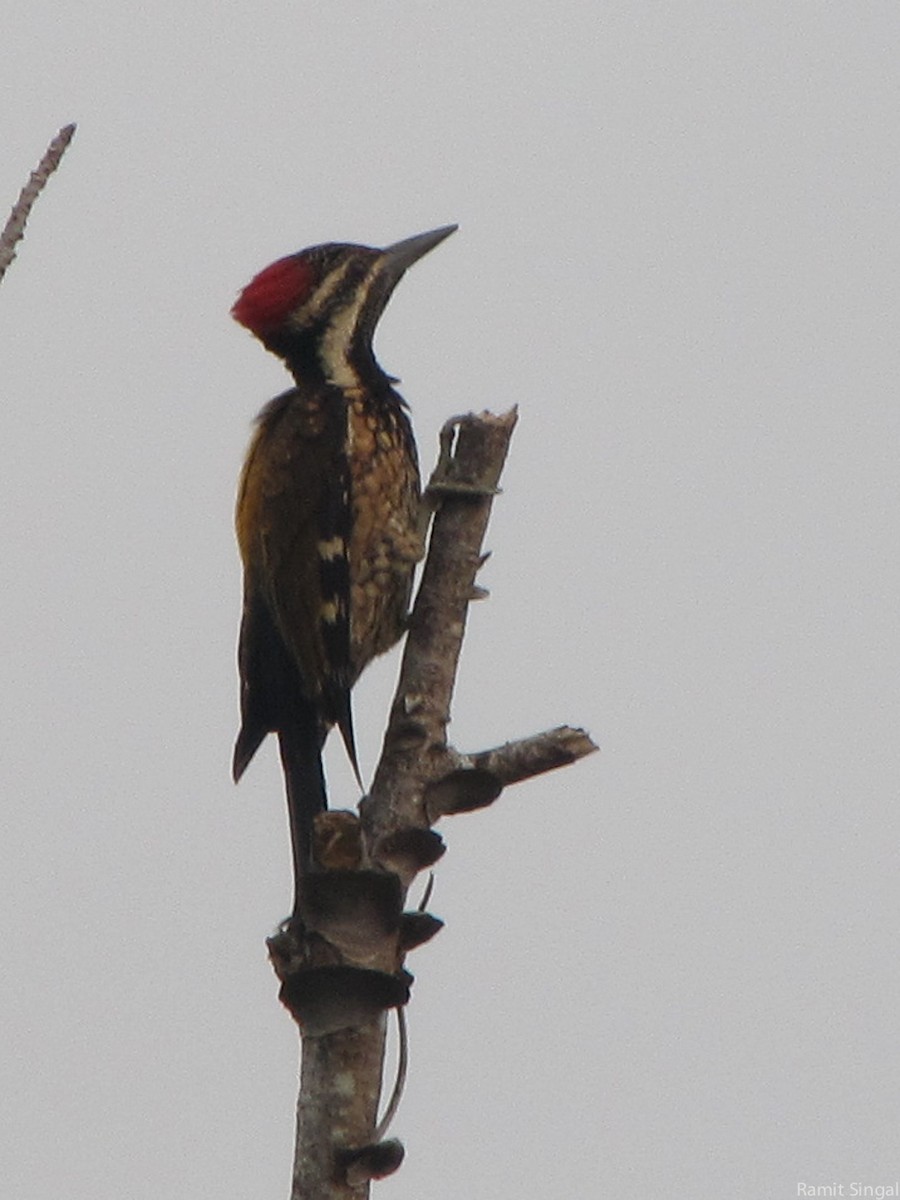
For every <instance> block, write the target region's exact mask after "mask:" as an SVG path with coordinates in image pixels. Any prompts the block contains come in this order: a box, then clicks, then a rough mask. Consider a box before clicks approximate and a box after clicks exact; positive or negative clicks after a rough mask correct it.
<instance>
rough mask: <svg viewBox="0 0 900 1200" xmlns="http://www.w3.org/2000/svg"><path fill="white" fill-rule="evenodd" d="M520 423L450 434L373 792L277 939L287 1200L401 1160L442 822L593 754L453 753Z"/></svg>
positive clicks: (576, 741) (327, 834)
mask: <svg viewBox="0 0 900 1200" xmlns="http://www.w3.org/2000/svg"><path fill="white" fill-rule="evenodd" d="M515 423H516V413H515V411H514V410H513V411H512V412H509V413H506V414H503V415H501V416H494V415H492V414H490V413H482V414H481V415H479V416H474V415H469V416H466V417H461V418H456V419H454V420H453V421H452V422H449V423H448V425H447V426H446V427H445V429H444V432H443V434H442V439H441V442H442V456H441V461H440V463H439V466H438V469H437V471H436V472H435V475H434V476H433V477H432V480H431V483H430V484H429V494H430V495H431V496H432V497H436V498H437V502H438V505H439V506H438V508H437V513H436V515H435V517H434V522H433V527H432V531H431V539H430V545H429V550H428V556H427V559H426V562H425V567H424V570H423V573H422V581H421V584H420V586H419V591H418V595H417V597H416V602H415V605H414V608H413V612H412V616H411V618H410V627H409V633H408V636H407V640H406V647H405V650H404V654H403V661H402V664H401V668H400V679H399V683H398V685H397V691H396V694H395V697H394V701H393V705H392V708H391V714H390V720H389V723H388V728H387V732H386V734H385V739H384V746H383V749H382V755H381V761H380V762H379V765H378V768H377V770H376V773H375V779H374V782H373V785H372V790H371V794H370V795H369V796H366V797H364V799H363V800H362V802H361V804H360V816H359V818H357V816H356V815H355V814H354V813H349V812H327V813H323V814H322V815H321V816H320V817H318V818H317V819H316V845H315V849H314V857H315V862H316V870H314V871H312V872H311V873H310V874H309V875H308V876H307V877H306V878H305V879H304V881H303V889H302V897H301V902H300V904H299V906H298V914H299V915H298V916H297V917H295V918H294V919H293V920H292V921H291V922H290V923H288V924H287V925H286V926H285V927H284V928H283V929H282V930H281V931H280V932H279V933H278V934H277V935H276V936H275V937H274V938H271V939H270V940H269V953H270V957H271V959H272V963H273V966H274V968H275V971H276V974H277V975H278V977H279V979H280V980H281V993H280V996H281V1000H282V1002H283V1003H284V1004H285V1005H286V1007H287V1008H288V1010H289V1011H290V1013H291V1015H292V1016H293V1017H294V1019H295V1020H296V1022H297V1024H298V1026H299V1028H300V1032H301V1036H302V1071H301V1081H300V1095H299V1098H298V1102H297V1147H296V1155H295V1161H294V1179H293V1190H292V1200H365V1198H366V1197H368V1195H369V1181H370V1180H372V1179H378V1178H381V1177H382V1176H384V1175H388V1174H390V1173H391V1172H392V1171H395V1170H396V1169H397V1167H398V1166H399V1165H400V1162H401V1161H402V1157H403V1148H402V1146H401V1145H400V1143H399V1142H397V1141H395V1140H388V1141H379V1140H377V1136H376V1128H378V1126H377V1107H378V1100H379V1096H380V1089H381V1076H382V1066H383V1060H384V1039H385V1028H386V1013H387V1011H388V1010H389V1009H390V1008H398V1009H399V1008H401V1007H402V1006H403V1005H404V1004H405V1003H406V1001H407V1000H408V998H409V989H410V985H411V983H412V976H411V975H410V974H409V973H408V972H407V971H406V970H405V967H404V961H405V957H406V954H407V952H408V951H409V950H411V949H412V948H414V947H415V946H417V945H420V944H421V943H422V942H424V941H426V940H427V939H428V938H429V937H431V936H433V934H434V933H436V932H437V931H438V929H440V927H441V922H440V921H439V920H438V919H437V918H435V917H433V916H431V915H430V914H428V913H425V912H421V911H415V912H406V911H404V906H405V900H406V893H407V889H408V887H409V885H410V883H411V882H412V880H413V879H414V878H415V876H416V874H417V873H418V872H419V871H421V870H423V869H424V868H427V867H429V866H431V865H432V864H433V863H434V862H435V861H436V860H437V859H438V858H439V857H440V856H441V854H442V853H443V850H444V846H443V842H442V840H441V838H440V836H439V835H438V834H437V833H435V831H434V830H433V829H432V825H433V824H434V822H435V821H437V820H438V819H439V818H440V817H442V816H445V815H447V814H449V813H458V812H463V811H467V810H471V809H474V808H479V807H483V806H484V805H486V804H490V803H491V802H492V801H493V800H495V799H496V798H497V796H498V795H499V794H500V792H501V791H502V789H503V788H504V787H505V786H506V785H507V784H510V783H515V782H518V781H519V780H522V779H527V778H530V777H531V776H533V775H538V774H540V773H541V772H544V771H549V770H552V769H553V768H555V767H559V766H563V765H565V764H567V763H572V762H575V761H576V760H577V759H579V758H581V757H583V756H584V755H586V754H589V753H591V752H592V751H593V750H595V749H596V746H595V745H594V743H593V742H592V741H591V739H590V738H589V737H588V735H587V734H586V733H584V732H583V731H582V730H578V729H570V728H568V727H566V726H562V727H560V728H558V729H553V730H549V731H547V732H545V733H540V734H536V735H534V736H533V737H530V738H525V739H523V740H522V741H517V742H509V743H507V744H506V745H504V746H500V747H497V748H495V749H491V750H485V751H481V752H480V753H476V754H470V755H465V754H461V753H459V751H457V750H455V749H454V748H453V747H452V746H450V745H448V743H447V737H446V732H447V726H448V724H449V721H450V701H451V698H452V695H453V685H454V681H455V678H456V668H457V664H458V661H459V654H460V650H461V648H462V641H463V636H464V634H465V627H466V615H467V611H468V606H469V603H470V601H471V600H473V599H477V598H479V596H480V595H482V594H483V593H482V592H481V591H480V589H478V588H477V587H476V585H475V576H476V574H477V572H478V569H479V567H480V566H481V565H482V563H483V562H484V559H485V556H484V555H483V554H482V549H481V546H482V541H483V538H484V534H485V530H486V528H487V523H488V518H489V516H490V511H491V504H492V502H493V498H494V496H495V495H496V493H497V484H498V482H499V479H500V473H501V471H502V469H503V464H504V462H505V460H506V455H507V451H508V448H509V442H510V438H511V437H512V433H513V429H514V427H515ZM391 1104H392V1105H393V1104H394V1099H393V1098H392V1102H391ZM380 1132H381V1129H379V1133H380Z"/></svg>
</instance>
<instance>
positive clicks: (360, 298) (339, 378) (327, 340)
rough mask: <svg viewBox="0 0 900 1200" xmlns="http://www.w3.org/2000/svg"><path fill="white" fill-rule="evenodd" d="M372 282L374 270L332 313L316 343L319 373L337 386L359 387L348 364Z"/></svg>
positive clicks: (357, 377)
mask: <svg viewBox="0 0 900 1200" xmlns="http://www.w3.org/2000/svg"><path fill="white" fill-rule="evenodd" d="M374 281H375V272H374V271H373V272H370V273H369V275H368V276H367V277H366V278H365V279H364V280H363V281H362V283H360V285H359V287H358V288H357V289H356V291H355V292H354V294H353V298H352V300H351V301H350V303H349V304H347V305H345V307H344V308H339V309H338V310H337V312H336V313H334V315H333V316H332V318H331V320H330V321H329V322H328V327H327V328H326V330H325V333H324V335H323V336H322V339H321V341H320V342H319V362H320V363H321V364H322V371H323V373H324V375H325V378H326V379H327V380H328V381H329V382H330V383H334V384H337V386H338V387H342V388H354V387H359V386H360V383H361V380H360V378H359V376H358V375H357V373H356V371H355V370H354V369H353V366H352V365H351V363H350V347H351V346H352V344H353V338H354V334H355V333H356V327H357V325H358V324H359V318H360V314H361V313H362V311H363V309H364V308H365V305H366V301H367V300H368V298H369V292H370V291H371V289H372V284H373V283H374Z"/></svg>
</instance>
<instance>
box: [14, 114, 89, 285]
mask: <svg viewBox="0 0 900 1200" xmlns="http://www.w3.org/2000/svg"><path fill="white" fill-rule="evenodd" d="M74 135H75V126H74V125H65V126H63V128H62V129H61V130H60V131H59V133H58V134H57V135H56V137H55V138H54V139H53V141H52V142H51V143H50V145H49V146H48V147H47V150H46V153H45V154H44V157H43V158H42V159H41V161H40V163H39V164H38V166H37V170H35V171H32V172H31V176H30V177H29V180H28V182H27V183H26V184H25V186H24V187H23V188H22V191H21V192H20V193H19V199H18V200H17V201H16V203H15V205H14V206H13V210H12V212H11V213H10V214H9V219H8V220H7V222H6V224H5V225H4V227H3V232H2V233H0V279H2V278H3V276H4V275H5V274H6V270H7V268H8V267H9V265H10V263H11V262H12V260H13V259H14V258H15V257H16V245H17V244H18V242H19V241H20V240H21V238H22V237H23V235H24V233H25V223H26V221H27V220H28V215H29V213H30V212H31V209H32V206H33V205H34V202H35V200H37V198H38V196H39V195H40V194H41V192H42V191H43V190H44V185H45V184H46V182H47V180H48V179H49V178H50V176H51V175H52V174H53V172H54V171H55V170H56V168H57V167H58V166H59V164H60V160H61V159H62V156H63V155H64V154H65V152H66V147H67V146H68V144H69V142H71V140H72V138H73V137H74Z"/></svg>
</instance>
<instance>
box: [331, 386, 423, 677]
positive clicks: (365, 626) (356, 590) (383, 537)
mask: <svg viewBox="0 0 900 1200" xmlns="http://www.w3.org/2000/svg"><path fill="white" fill-rule="evenodd" d="M376 406H377V407H376ZM347 419H348V423H349V428H348V435H349V438H348V444H349V449H350V455H349V457H350V478H351V494H352V504H353V523H352V535H351V539H350V597H351V600H350V660H351V662H352V664H353V666H354V668H355V672H358V671H360V670H361V669H362V668H363V667H364V666H365V664H366V663H367V662H368V661H369V659H370V658H373V657H374V656H375V655H376V654H383V653H384V652H385V651H386V650H389V649H390V647H391V646H393V645H394V643H395V642H396V641H397V640H398V639H399V638H400V637H401V636H402V634H403V632H404V628H405V619H406V614H407V610H408V608H409V600H410V592H411V588H412V578H413V571H414V569H415V564H416V563H417V562H418V561H419V559H420V558H421V557H422V552H423V547H422V541H421V535H420V533H419V528H418V513H419V502H420V494H419V472H418V467H417V465H416V453H415V446H414V443H413V438H412V432H411V429H410V426H409V421H408V419H407V417H406V414H405V413H404V412H403V410H402V408H401V402H400V399H399V397H396V396H395V395H392V394H391V395H390V396H389V397H388V398H387V399H385V398H382V397H379V398H378V399H377V400H373V398H371V397H369V396H367V395H364V394H360V393H356V394H354V393H350V395H349V396H348V407H347Z"/></svg>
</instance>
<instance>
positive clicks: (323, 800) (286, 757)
mask: <svg viewBox="0 0 900 1200" xmlns="http://www.w3.org/2000/svg"><path fill="white" fill-rule="evenodd" d="M304 709H305V711H304V712H303V713H302V715H301V719H300V720H298V721H292V722H291V723H290V725H289V726H288V727H287V728H285V729H279V730H278V750H279V753H280V754H281V765H282V768H283V769H284V786H285V792H286V794H287V806H288V819H289V821H290V828H291V854H292V856H293V863H294V912H296V911H297V905H298V902H299V899H300V881H301V880H302V878H303V876H304V875H305V874H306V873H307V872H308V870H309V866H310V861H311V858H312V838H313V822H314V820H315V818H316V816H317V815H318V813H320V812H324V811H325V809H326V807H327V804H328V800H327V795H326V792H325V772H324V771H323V769H322V744H323V742H324V740H325V739H324V734H323V730H322V727H321V723H320V721H319V719H318V716H317V714H316V711H315V707H314V706H313V705H312V704H310V705H309V706H308V708H306V706H304Z"/></svg>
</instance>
